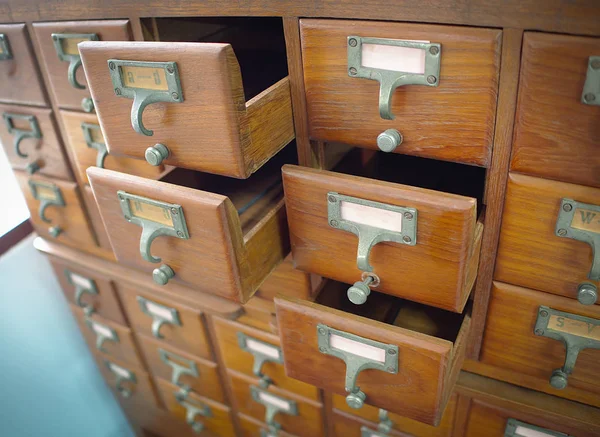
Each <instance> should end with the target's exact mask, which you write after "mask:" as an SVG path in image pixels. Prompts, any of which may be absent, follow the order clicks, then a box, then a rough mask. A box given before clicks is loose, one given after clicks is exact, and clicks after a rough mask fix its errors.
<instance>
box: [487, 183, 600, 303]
mask: <svg viewBox="0 0 600 437" xmlns="http://www.w3.org/2000/svg"><path fill="white" fill-rule="evenodd" d="M559 220H560V221H559ZM560 234H564V236H561V235H560ZM586 239H587V241H586ZM598 242H600V189H596V188H590V187H584V186H580V185H572V184H567V183H562V182H553V181H548V180H544V179H538V178H533V177H530V176H525V175H519V174H512V173H511V174H510V176H509V181H508V187H507V191H506V203H505V206H504V215H503V219H502V229H501V233H500V245H499V248H498V258H497V262H496V272H495V276H494V277H495V279H496V280H498V281H503V282H509V283H512V284H515V285H521V286H523V287H528V288H533V289H537V290H542V291H545V292H547V293H553V294H558V295H561V296H566V297H570V298H577V299H580V302H582V303H585V304H592V303H594V302H596V297H597V294H598V291H597V287H598V286H599V285H600V282H599V281H600V247H596V250H595V255H594V250H593V248H592V247H593V245H594V244H598Z"/></svg>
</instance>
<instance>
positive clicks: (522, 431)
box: [515, 425, 566, 437]
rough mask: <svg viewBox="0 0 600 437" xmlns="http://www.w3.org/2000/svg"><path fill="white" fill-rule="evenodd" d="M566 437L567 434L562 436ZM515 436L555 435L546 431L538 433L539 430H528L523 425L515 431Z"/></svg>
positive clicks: (543, 436) (541, 436)
mask: <svg viewBox="0 0 600 437" xmlns="http://www.w3.org/2000/svg"><path fill="white" fill-rule="evenodd" d="M562 435H564V436H565V437H566V434H562ZM515 436H519V437H554V434H549V433H547V432H544V431H538V430H537V429H531V428H527V427H525V426H522V425H518V426H517V429H516V430H515Z"/></svg>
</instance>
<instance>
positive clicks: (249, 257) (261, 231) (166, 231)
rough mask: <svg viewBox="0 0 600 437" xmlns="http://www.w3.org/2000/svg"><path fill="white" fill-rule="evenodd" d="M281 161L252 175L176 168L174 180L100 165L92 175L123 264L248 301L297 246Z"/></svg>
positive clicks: (163, 279) (162, 281) (159, 279)
mask: <svg viewBox="0 0 600 437" xmlns="http://www.w3.org/2000/svg"><path fill="white" fill-rule="evenodd" d="M279 167H280V164H279V163H278V161H277V160H272V161H271V162H270V163H269V164H268V165H267V166H265V167H264V168H263V169H262V170H261V172H259V173H257V174H255V175H254V176H253V177H252V178H251V179H249V181H240V180H235V179H231V178H224V177H221V176H214V175H208V174H205V173H194V172H190V171H187V170H176V171H174V172H172V173H171V174H170V175H169V178H170V179H168V180H169V181H172V182H173V183H168V182H167V180H164V181H160V182H159V181H150V180H148V179H144V178H140V177H136V176H130V175H126V174H123V173H117V172H113V171H110V170H105V169H99V168H97V167H91V168H89V169H88V176H89V179H90V182H91V186H92V190H93V191H94V196H95V198H96V202H97V203H98V206H99V208H100V213H101V214H102V219H103V221H104V223H105V224H106V228H107V231H108V235H109V237H110V241H111V244H112V247H113V250H114V252H115V255H116V257H117V260H118V262H119V263H122V264H124V265H126V266H128V267H135V268H138V269H141V270H144V271H148V272H153V277H154V279H155V281H156V282H157V283H159V284H161V285H165V284H167V282H168V281H170V278H171V277H173V275H174V277H173V282H178V283H180V284H183V285H186V286H188V287H190V288H193V289H195V290H198V291H201V292H205V293H209V294H216V295H218V296H221V297H223V298H226V299H229V300H232V301H236V302H241V303H244V302H246V301H247V300H248V299H249V298H250V297H251V296H252V295H253V294H254V292H255V291H256V290H257V289H258V288H259V286H260V285H261V283H262V282H263V281H264V279H265V278H266V277H267V276H268V275H269V273H270V272H271V271H272V270H273V269H274V268H275V267H276V266H277V265H278V264H279V263H280V262H281V261H282V260H283V259H284V257H285V256H286V255H287V254H288V251H289V239H288V233H287V226H286V221H285V208H284V201H283V191H282V190H281V184H280V177H281V176H280V173H279V171H280V170H279ZM263 171H265V172H266V173H265V172H263ZM177 178H179V179H178V180H175V179H177ZM201 189H202V190H205V191H201ZM121 199H122V200H121ZM172 211H174V213H172ZM149 214H150V215H149ZM152 214H154V215H152ZM125 216H127V217H128V218H129V220H127V219H126V218H125ZM136 223H139V225H138V224H136ZM140 225H142V227H145V231H143V232H142V228H141V226H140ZM160 232H162V233H163V235H165V236H164V237H162V238H157V239H156V240H154V238H155V237H157V236H158V235H160ZM177 233H178V234H177ZM186 237H187V238H186ZM141 239H144V240H145V241H146V244H141V243H140V240H141ZM150 246H152V247H150ZM150 252H152V254H153V255H156V256H160V257H161V258H162V261H161V258H153V255H150ZM157 262H162V263H163V264H162V265H161V264H156V263H157ZM168 287H169V285H168V284H167V285H166V288H168Z"/></svg>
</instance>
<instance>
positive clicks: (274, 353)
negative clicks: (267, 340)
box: [246, 338, 279, 360]
mask: <svg viewBox="0 0 600 437" xmlns="http://www.w3.org/2000/svg"><path fill="white" fill-rule="evenodd" d="M246 347H247V348H248V349H250V350H251V351H254V352H259V353H261V354H263V355H266V356H268V357H271V358H274V359H277V360H278V359H279V350H278V349H277V348H276V347H273V346H267V345H266V344H264V343H261V342H258V341H256V340H253V339H251V338H246Z"/></svg>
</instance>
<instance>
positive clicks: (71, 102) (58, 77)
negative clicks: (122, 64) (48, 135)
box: [33, 20, 131, 112]
mask: <svg viewBox="0 0 600 437" xmlns="http://www.w3.org/2000/svg"><path fill="white" fill-rule="evenodd" d="M33 31H34V33H35V39H36V42H37V46H38V48H39V51H40V53H41V61H42V62H43V63H44V66H45V69H46V74H47V75H48V79H49V80H50V89H51V90H52V94H53V95H54V100H55V101H56V103H57V104H58V106H59V107H61V108H66V109H74V110H76V111H81V110H82V109H83V110H85V111H86V112H90V111H88V110H87V109H88V108H89V107H86V108H83V107H82V101H83V100H85V99H90V98H91V96H90V90H89V87H88V84H87V81H86V77H85V73H84V71H83V67H82V66H81V62H80V56H79V50H78V48H77V44H78V43H79V42H81V41H84V40H88V39H90V38H93V37H92V36H91V35H95V37H96V39H97V40H100V41H128V40H130V39H131V33H130V29H129V20H102V21H64V22H55V23H33ZM56 34H57V35H61V36H62V37H64V39H62V40H61V46H62V47H63V52H64V55H63V56H62V57H63V59H61V58H60V57H59V54H58V52H57V49H56V45H55V42H54V40H53V35H56ZM71 64H73V67H71ZM73 68H75V70H74V80H69V69H73ZM75 85H77V86H78V87H76V86H75ZM86 104H89V100H88V103H86ZM92 108H93V106H92Z"/></svg>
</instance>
